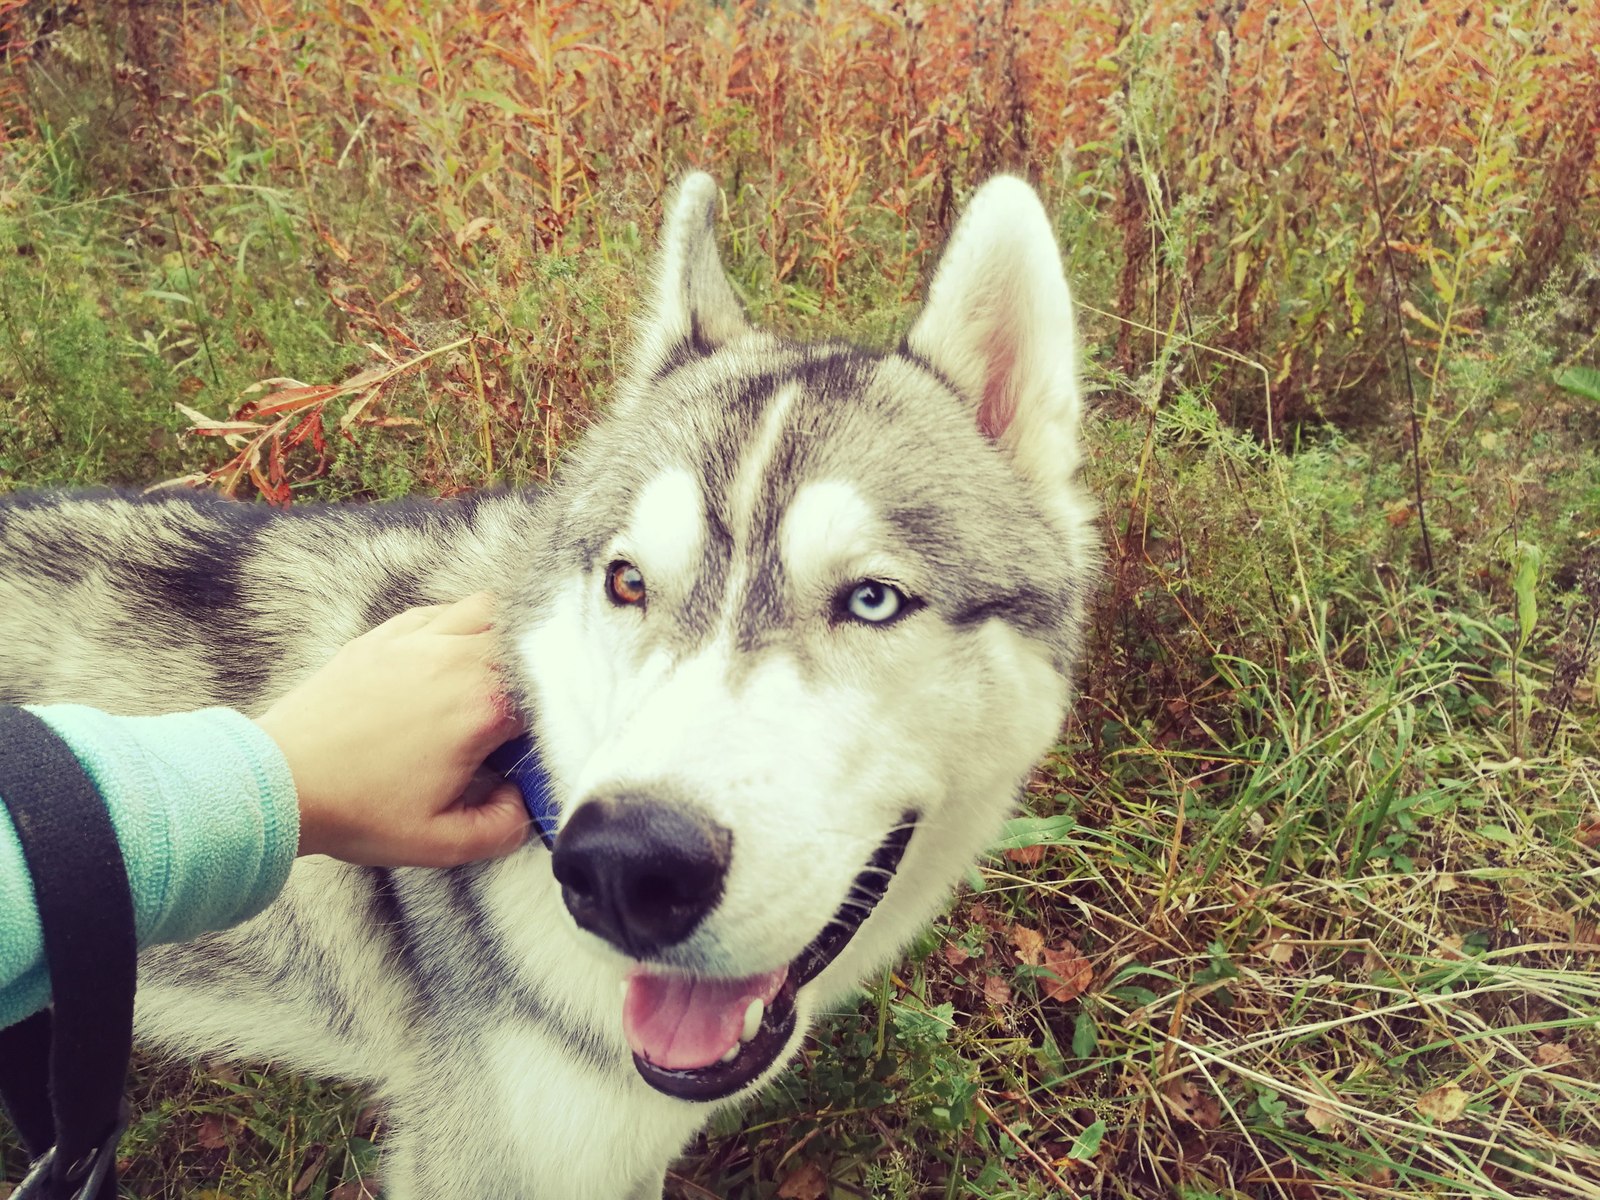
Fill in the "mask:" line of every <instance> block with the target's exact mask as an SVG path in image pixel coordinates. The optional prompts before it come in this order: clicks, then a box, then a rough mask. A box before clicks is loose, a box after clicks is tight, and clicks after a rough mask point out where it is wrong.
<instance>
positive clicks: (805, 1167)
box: [778, 1160, 828, 1200]
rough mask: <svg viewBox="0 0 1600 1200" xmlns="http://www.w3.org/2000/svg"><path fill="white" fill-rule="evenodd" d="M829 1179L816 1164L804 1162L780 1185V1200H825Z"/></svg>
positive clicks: (785, 1177)
mask: <svg viewBox="0 0 1600 1200" xmlns="http://www.w3.org/2000/svg"><path fill="white" fill-rule="evenodd" d="M827 1195H828V1177H827V1175H825V1174H823V1171H822V1168H821V1167H819V1166H817V1164H816V1163H814V1162H810V1161H806V1160H802V1161H801V1163H800V1165H799V1166H797V1167H796V1168H795V1169H794V1170H792V1171H790V1172H789V1173H788V1174H787V1175H785V1176H784V1178H783V1182H782V1183H780V1184H779V1185H778V1200H825V1198H826V1196H827Z"/></svg>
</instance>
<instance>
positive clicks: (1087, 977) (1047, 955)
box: [1040, 942, 1094, 1004]
mask: <svg viewBox="0 0 1600 1200" xmlns="http://www.w3.org/2000/svg"><path fill="white" fill-rule="evenodd" d="M1044 965H1045V966H1046V967H1047V968H1048V969H1049V970H1050V971H1051V973H1052V974H1053V975H1054V978H1051V977H1050V976H1043V977H1041V978H1040V984H1041V986H1043V988H1044V994H1045V995H1046V996H1047V997H1048V998H1049V999H1051V1000H1059V1001H1061V1002H1062V1003H1063V1004H1065V1003H1066V1002H1067V1001H1068V1000H1076V999H1077V998H1078V997H1079V996H1081V995H1083V993H1084V991H1085V990H1086V989H1087V988H1088V986H1089V983H1090V981H1091V980H1093V979H1094V968H1093V967H1092V966H1090V965H1089V960H1088V959H1087V958H1085V957H1084V956H1083V955H1081V954H1079V953H1078V948H1077V947H1076V946H1074V945H1073V944H1072V943H1071V942H1068V943H1067V944H1066V945H1064V946H1062V947H1061V948H1060V949H1059V950H1057V949H1055V948H1054V947H1051V948H1050V949H1048V950H1046V951H1045V952H1044Z"/></svg>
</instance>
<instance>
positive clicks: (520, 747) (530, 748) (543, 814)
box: [484, 733, 556, 848]
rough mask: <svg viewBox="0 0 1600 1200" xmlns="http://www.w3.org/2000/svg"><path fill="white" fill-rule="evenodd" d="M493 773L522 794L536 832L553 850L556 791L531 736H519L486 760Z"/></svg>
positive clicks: (485, 762)
mask: <svg viewBox="0 0 1600 1200" xmlns="http://www.w3.org/2000/svg"><path fill="white" fill-rule="evenodd" d="M484 765H485V766H487V767H488V768H489V769H490V770H491V771H497V772H499V773H500V774H501V775H503V776H505V778H507V779H509V780H510V781H511V782H512V783H514V784H516V785H517V790H518V791H520V792H521V793H522V803H523V806H524V807H525V808H526V809H527V810H528V816H529V817H531V818H533V825H534V828H535V829H537V830H538V831H539V838H540V840H541V841H543V842H544V844H545V846H546V847H550V848H553V847H554V845H555V839H556V798H555V794H554V793H555V788H554V787H553V786H552V785H551V783H550V774H549V772H548V771H546V770H545V769H544V763H543V762H542V761H540V759H539V751H538V749H537V748H535V746H534V744H533V738H532V737H530V736H529V735H528V734H526V733H524V734H519V735H518V736H517V737H514V738H512V739H511V740H510V741H509V742H507V743H506V744H505V745H503V746H501V747H500V748H499V749H498V750H496V751H495V752H494V753H493V754H491V755H489V757H488V758H487V759H485V760H484Z"/></svg>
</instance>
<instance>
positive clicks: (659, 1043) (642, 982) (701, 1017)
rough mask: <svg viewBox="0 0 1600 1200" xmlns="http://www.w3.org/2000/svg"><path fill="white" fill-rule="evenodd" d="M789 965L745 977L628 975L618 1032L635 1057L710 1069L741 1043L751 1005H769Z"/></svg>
mask: <svg viewBox="0 0 1600 1200" xmlns="http://www.w3.org/2000/svg"><path fill="white" fill-rule="evenodd" d="M788 974H789V968H788V967H779V968H778V969H777V970H776V971H772V972H769V973H768V974H766V975H752V976H750V977H749V978H748V979H691V978H688V977H687V976H683V975H652V974H650V973H649V972H647V971H635V972H634V973H633V974H632V975H629V976H628V991H627V995H626V996H625V997H624V999H623V1001H622V1032H623V1034H624V1036H626V1037H627V1039H628V1045H629V1046H630V1047H632V1048H633V1052H634V1053H635V1054H638V1055H640V1056H641V1057H643V1058H645V1059H646V1060H648V1061H649V1062H652V1063H654V1064H655V1065H656V1066H658V1067H665V1068H667V1069H668V1070H670V1071H684V1070H693V1069H694V1068H696V1067H709V1066H710V1065H711V1064H712V1063H715V1062H718V1061H720V1060H721V1058H722V1056H723V1055H724V1054H726V1053H727V1052H728V1051H729V1050H731V1049H732V1048H733V1047H734V1046H736V1045H738V1044H739V1034H740V1032H741V1031H742V1030H743V1028H744V1014H745V1010H746V1009H747V1008H749V1007H750V1001H752V1000H760V1001H762V1002H763V1003H766V1004H770V1003H771V1002H772V998H773V997H774V996H776V995H777V994H778V989H779V988H781V987H782V986H783V981H784V979H785V978H786V977H787V976H788Z"/></svg>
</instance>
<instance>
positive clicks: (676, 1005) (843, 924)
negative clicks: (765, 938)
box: [622, 813, 916, 1100]
mask: <svg viewBox="0 0 1600 1200" xmlns="http://www.w3.org/2000/svg"><path fill="white" fill-rule="evenodd" d="M915 822H916V815H915V814H914V813H908V814H906V816H905V818H904V819H903V820H902V822H901V824H900V825H899V826H898V827H896V828H895V830H894V831H893V832H892V833H890V834H889V836H888V837H887V838H885V839H884V840H883V843H882V844H881V845H880V846H879V847H878V848H877V849H876V850H875V851H873V853H872V857H871V859H869V860H868V862H867V865H866V867H865V869H863V870H862V872H861V873H860V874H859V875H857V876H856V878H855V881H854V882H853V883H852V884H851V885H850V894H849V895H848V896H847V897H846V898H845V901H844V903H843V904H841V905H840V906H839V910H838V911H837V912H836V913H834V915H833V918H832V919H831V920H830V921H829V922H828V924H827V925H826V926H824V927H823V930H822V932H821V933H819V934H818V935H817V936H816V937H815V938H814V939H812V941H811V943H810V944H809V945H807V946H806V948H805V949H804V950H802V951H801V952H800V953H799V954H798V955H797V956H796V957H795V958H794V959H793V961H791V962H790V963H789V964H788V965H787V966H782V967H779V968H778V969H777V970H776V971H769V972H768V973H767V974H765V975H751V976H749V977H748V978H745V979H710V978H695V977H692V976H687V975H668V974H665V973H657V972H653V971H650V970H647V969H644V968H641V969H639V970H636V971H634V972H633V973H632V974H631V975H629V976H628V980H627V987H626V992H625V995H624V997H623V1003H622V1026H623V1032H624V1033H625V1035H626V1036H627V1039H628V1045H629V1046H630V1047H632V1049H633V1064H634V1066H636V1067H637V1068H638V1069H639V1074H640V1075H642V1076H643V1077H644V1081H645V1082H646V1083H648V1084H649V1085H650V1086H651V1087H653V1088H655V1089H656V1090H657V1091H658V1092H665V1093H666V1094H667V1095H669V1096H676V1097H677V1098H678V1099H680V1100H721V1099H722V1098H724V1097H725V1096H731V1095H733V1094H734V1093H735V1092H737V1091H739V1089H741V1088H743V1087H747V1086H748V1085H749V1084H751V1083H752V1082H754V1081H755V1080H756V1079H757V1078H758V1077H759V1076H760V1075H761V1073H762V1072H763V1071H765V1070H766V1069H767V1068H768V1067H770V1066H771V1065H772V1063H773V1061H774V1060H775V1059H777V1057H778V1055H780V1054H782V1053H783V1048H784V1047H785V1046H786V1045H788V1043H789V1038H790V1037H791V1036H792V1035H793V1033H794V1022H795V1004H794V998H795V993H796V992H798V991H799V990H800V989H801V988H802V987H804V986H805V985H806V984H808V983H810V982H811V981H812V980H813V979H815V978H816V977H817V976H818V975H820V974H821V973H822V970H823V968H825V967H826V966H827V965H828V964H829V963H831V962H832V961H833V960H834V959H835V958H837V957H838V956H839V954H840V952H841V951H842V950H843V949H844V948H845V946H846V945H848V944H849V942H850V939H851V938H852V937H854V936H855V932H856V930H857V929H859V928H861V925H862V923H863V922H864V921H865V920H866V919H867V917H868V916H870V915H871V913H872V910H873V908H874V907H876V906H877V903H878V901H880V900H882V899H883V894H884V892H885V891H886V890H887V889H888V887H889V881H890V880H891V879H893V878H894V873H895V870H896V869H897V868H898V867H899V866H900V860H901V858H903V857H904V856H905V852H906V846H907V845H908V844H909V843H910V841H911V832H912V829H913V827H914V825H915Z"/></svg>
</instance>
